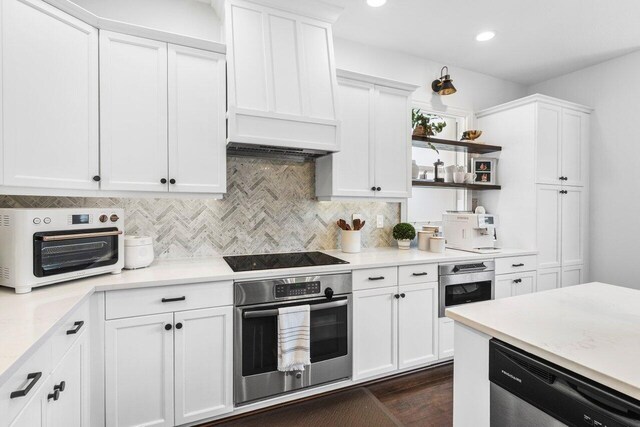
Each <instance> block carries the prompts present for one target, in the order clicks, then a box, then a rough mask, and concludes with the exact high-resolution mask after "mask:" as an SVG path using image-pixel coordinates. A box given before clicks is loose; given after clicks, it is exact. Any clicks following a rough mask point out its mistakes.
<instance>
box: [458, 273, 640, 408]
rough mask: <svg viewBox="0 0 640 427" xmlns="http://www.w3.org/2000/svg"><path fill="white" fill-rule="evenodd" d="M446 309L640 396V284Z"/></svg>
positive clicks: (475, 325)
mask: <svg viewBox="0 0 640 427" xmlns="http://www.w3.org/2000/svg"><path fill="white" fill-rule="evenodd" d="M446 315H447V316H448V317H450V318H452V319H454V320H455V321H457V322H460V323H462V324H464V325H466V326H468V327H470V328H473V329H475V330H477V331H480V332H483V333H485V334H487V335H489V336H492V337H495V338H497V339H499V340H502V341H504V342H506V343H508V344H511V345H513V346H515V347H518V348H520V349H522V350H524V351H527V352H529V353H531V354H533V355H535V356H538V357H541V358H543V359H545V360H548V361H550V362H552V363H555V364H556V365H559V366H561V367H563V368H566V369H568V370H570V371H573V372H576V373H578V374H580V375H583V376H584V377H587V378H590V379H592V380H593V381H596V382H598V383H601V384H603V385H605V386H608V387H610V388H612V389H614V390H617V391H619V392H621V393H623V394H625V395H628V396H631V397H633V398H635V399H638V400H640V290H636V289H630V288H624V287H619V286H613V285H607V284H604V283H597V282H596V283H587V284H584V285H578V286H572V287H569V288H560V289H554V290H550V291H546V292H538V293H533V294H528V295H522V296H517V297H512V298H504V299H498V300H493V301H485V302H479V303H476V304H468V305H464V306H460V307H454V308H451V309H447V311H446Z"/></svg>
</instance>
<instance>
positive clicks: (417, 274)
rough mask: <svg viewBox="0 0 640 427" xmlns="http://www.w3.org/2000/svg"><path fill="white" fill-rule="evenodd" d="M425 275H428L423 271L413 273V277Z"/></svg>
mask: <svg viewBox="0 0 640 427" xmlns="http://www.w3.org/2000/svg"><path fill="white" fill-rule="evenodd" d="M427 274H429V273H427V272H426V271H423V272H422V273H413V275H414V276H426V275H427Z"/></svg>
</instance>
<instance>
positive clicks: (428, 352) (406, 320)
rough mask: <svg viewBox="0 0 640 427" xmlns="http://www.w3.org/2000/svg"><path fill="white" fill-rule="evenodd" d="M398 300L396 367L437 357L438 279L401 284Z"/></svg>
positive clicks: (408, 365)
mask: <svg viewBox="0 0 640 427" xmlns="http://www.w3.org/2000/svg"><path fill="white" fill-rule="evenodd" d="M400 296H401V298H400V300H399V303H398V318H399V321H398V328H399V332H398V367H399V368H400V369H403V368H409V367H411V366H417V365H423V364H425V363H429V362H432V361H434V360H437V359H438V349H437V342H438V340H437V330H438V324H437V321H438V283H437V282H436V283H423V284H417V285H405V286H401V287H400Z"/></svg>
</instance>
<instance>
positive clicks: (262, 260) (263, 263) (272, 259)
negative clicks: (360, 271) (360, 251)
mask: <svg viewBox="0 0 640 427" xmlns="http://www.w3.org/2000/svg"><path fill="white" fill-rule="evenodd" d="M223 258H224V260H225V261H226V262H227V264H229V267H231V269H232V270H233V271H235V272H238V271H254V270H273V269H275V268H296V267H316V266H319V265H332V264H349V263H348V262H347V261H343V260H341V259H339V258H336V257H332V256H331V255H327V254H324V253H322V252H291V253H286V254H265V255H238V256H226V257H223Z"/></svg>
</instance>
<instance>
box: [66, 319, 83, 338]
mask: <svg viewBox="0 0 640 427" xmlns="http://www.w3.org/2000/svg"><path fill="white" fill-rule="evenodd" d="M83 325H84V320H78V321H77V322H73V326H74V327H73V329H69V330H68V331H67V335H74V334H77V333H78V331H79V330H80V328H82V326H83Z"/></svg>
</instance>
